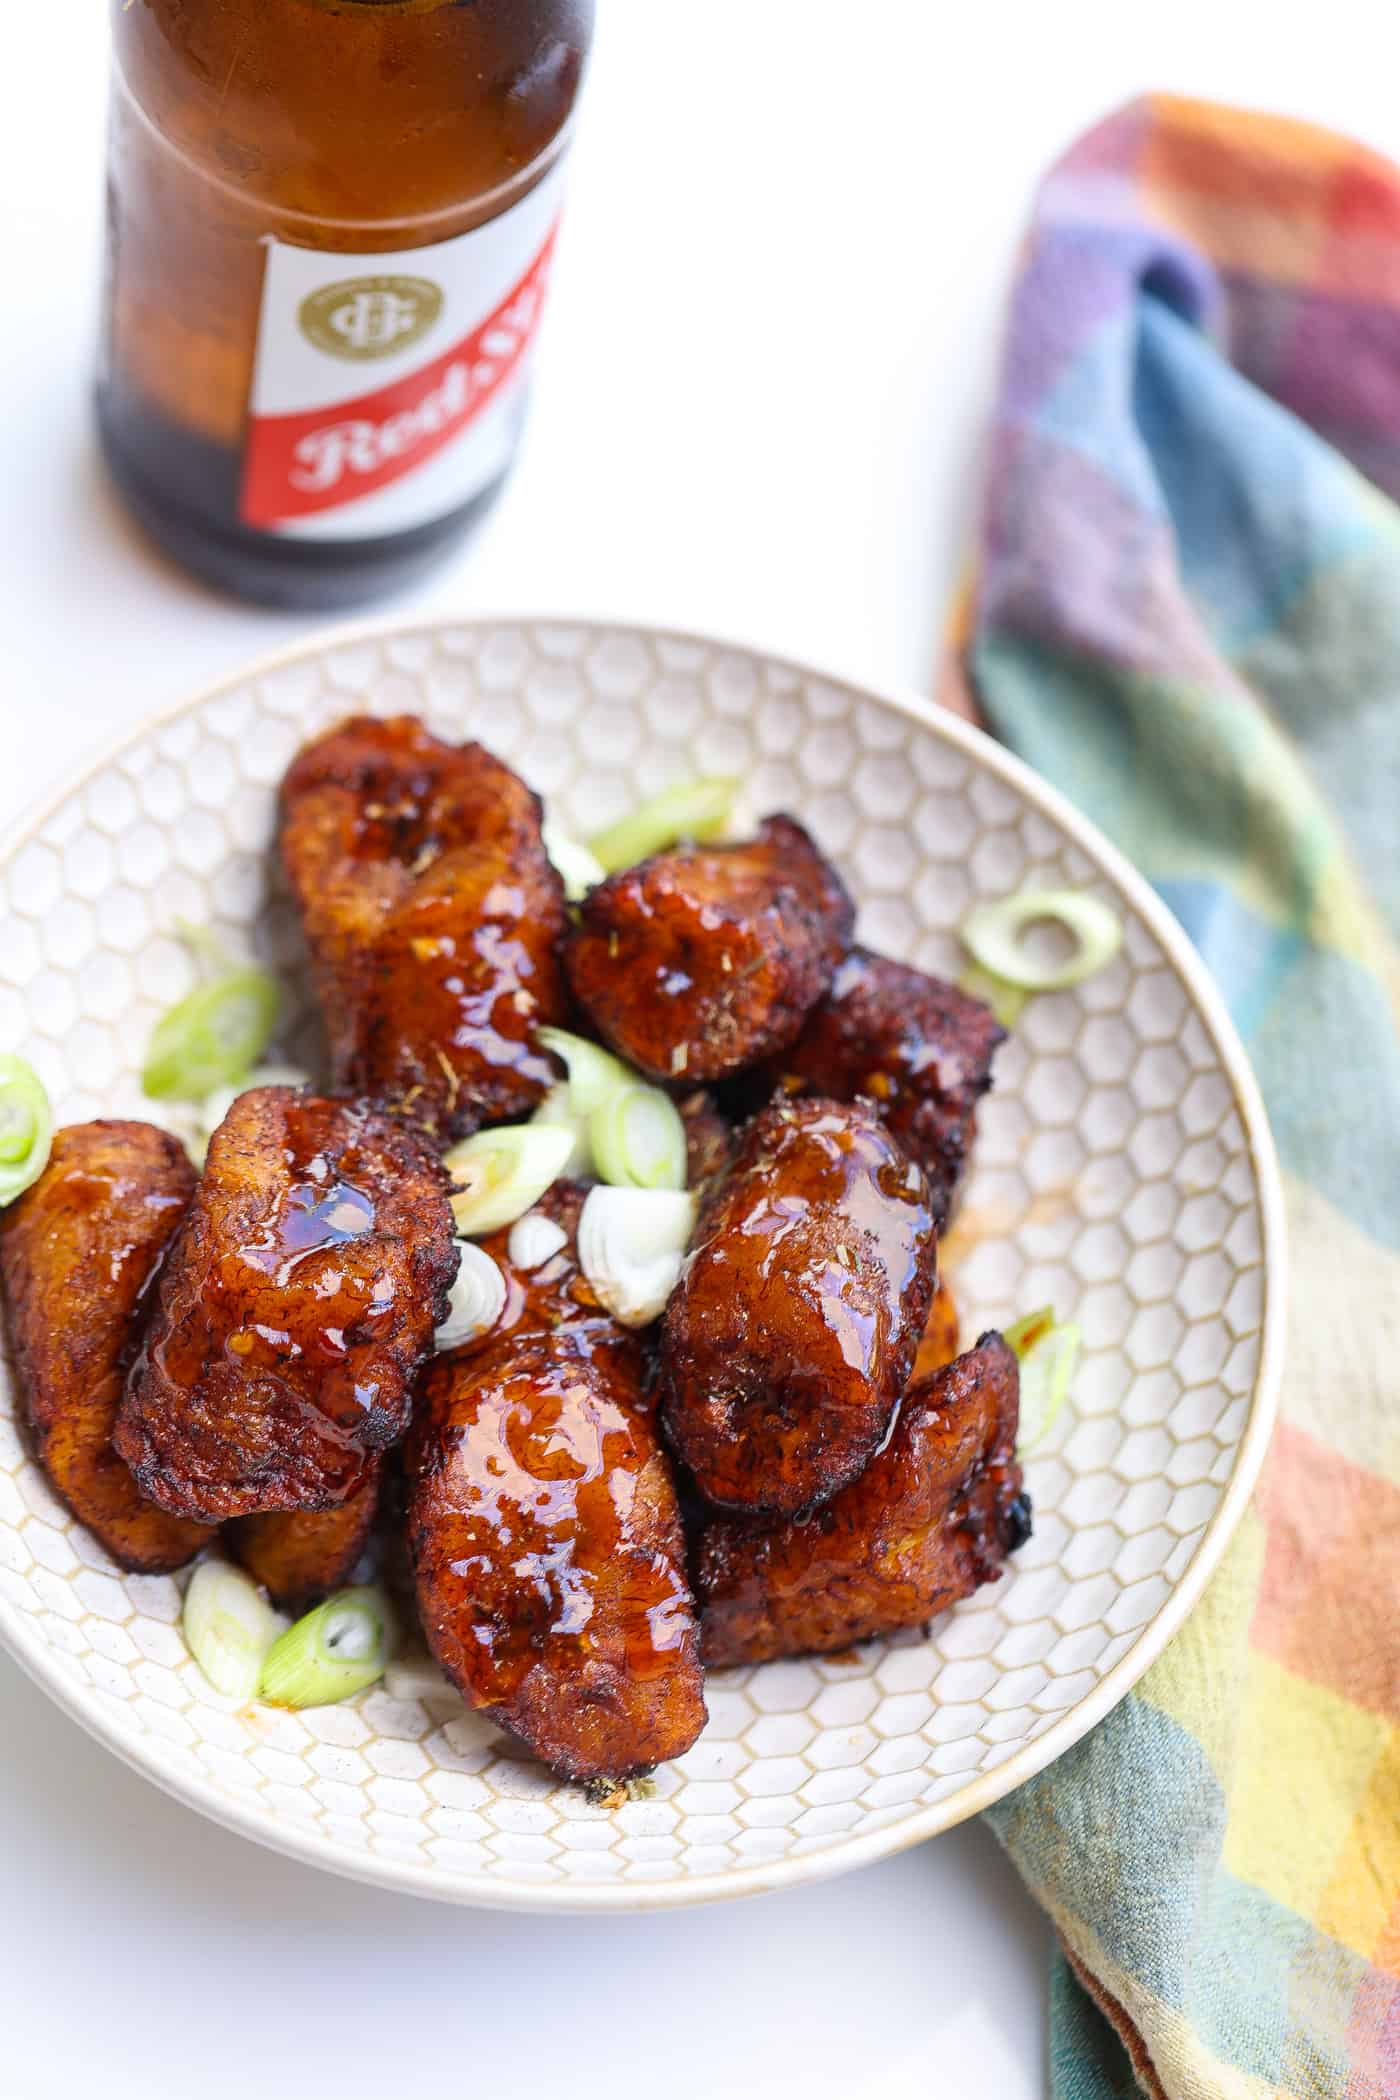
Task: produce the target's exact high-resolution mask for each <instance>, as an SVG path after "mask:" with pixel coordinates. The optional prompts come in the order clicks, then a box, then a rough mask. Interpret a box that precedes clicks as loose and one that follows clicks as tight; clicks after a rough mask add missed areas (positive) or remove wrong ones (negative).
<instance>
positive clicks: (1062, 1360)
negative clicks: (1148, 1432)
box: [1002, 1305, 1083, 1451]
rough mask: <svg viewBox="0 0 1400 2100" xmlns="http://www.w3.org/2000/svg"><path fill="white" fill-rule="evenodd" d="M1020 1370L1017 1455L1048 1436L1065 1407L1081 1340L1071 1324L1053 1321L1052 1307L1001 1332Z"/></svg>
mask: <svg viewBox="0 0 1400 2100" xmlns="http://www.w3.org/2000/svg"><path fill="white" fill-rule="evenodd" d="M1002 1340H1003V1341H1004V1342H1006V1343H1007V1344H1008V1345H1009V1347H1011V1348H1012V1349H1014V1350H1015V1352H1016V1355H1017V1357H1018V1359H1019V1361H1020V1366H1021V1417H1020V1433H1019V1435H1018V1436H1017V1439H1016V1448H1017V1450H1018V1451H1029V1450H1030V1449H1031V1447H1032V1446H1033V1445H1035V1444H1038V1443H1039V1442H1040V1441H1041V1439H1042V1438H1043V1437H1045V1436H1047V1435H1048V1434H1049V1432H1050V1430H1051V1429H1052V1428H1053V1426H1054V1422H1055V1417H1056V1416H1057V1415H1058V1414H1059V1412H1060V1409H1061V1408H1062V1407H1063V1406H1064V1404H1065V1397H1066V1395H1067V1394H1068V1392H1069V1388H1070V1381H1071V1379H1072V1378H1073V1376H1074V1368H1075V1365H1076V1364H1077V1363H1078V1361H1079V1349H1080V1343H1081V1341H1082V1340H1083V1336H1082V1335H1081V1333H1080V1330H1079V1328H1078V1327H1077V1326H1075V1324H1074V1323H1073V1321H1070V1320H1064V1321H1060V1320H1057V1319H1056V1318H1055V1311H1054V1307H1053V1306H1049V1305H1043V1306H1042V1307H1041V1308H1040V1310H1039V1312H1033V1313H1027V1314H1026V1316H1025V1317H1024V1319H1020V1320H1017V1321H1015V1322H1013V1324H1012V1325H1011V1326H1010V1327H1007V1328H1004V1329H1003V1331H1002Z"/></svg>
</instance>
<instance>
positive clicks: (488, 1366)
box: [405, 1328, 705, 1780]
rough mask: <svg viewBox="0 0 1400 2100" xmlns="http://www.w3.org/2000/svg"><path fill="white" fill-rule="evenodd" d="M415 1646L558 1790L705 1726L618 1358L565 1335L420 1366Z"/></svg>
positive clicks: (649, 1457) (643, 1422) (644, 1448)
mask: <svg viewBox="0 0 1400 2100" xmlns="http://www.w3.org/2000/svg"><path fill="white" fill-rule="evenodd" d="M405 1450H406V1456H407V1461H408V1476H409V1543H410V1548H411V1551H412V1555H413V1564H414V1570H415V1577H416V1583H417V1592H418V1607H419V1614H420V1617H421V1619H422V1622H423V1630H424V1632H425V1634H426V1636H427V1640H428V1645H429V1647H430V1648H431V1649H432V1651H433V1654H434V1655H435V1656H436V1657H437V1660H438V1662H439V1663H440V1664H441V1666H442V1668H443V1669H444V1670H445V1671H446V1672H447V1675H448V1676H449V1677H450V1678H451V1679H452V1682H453V1683H454V1684H455V1685H456V1686H457V1687H458V1689H459V1690H460V1691H461V1693H462V1695H463V1697H464V1698H465V1699H466V1700H467V1702H468V1704H469V1705H471V1706H475V1707H479V1708H481V1709H483V1710H484V1711H486V1712H487V1713H489V1714H490V1715H491V1716H492V1718H493V1719H494V1720H496V1721H497V1722H498V1723H499V1724H500V1725H501V1726H502V1727H503V1728H506V1729H508V1730H509V1731H510V1732H511V1733H512V1734H513V1735H515V1736H517V1737H518V1738H519V1739H520V1740H521V1741H522V1742H523V1743H525V1744H526V1745H527V1746H528V1747H529V1749H530V1750H531V1751H533V1752H534V1754H535V1756H536V1757H538V1758H540V1759H541V1760H542V1762H543V1763H545V1764H547V1765H549V1766H550V1767H551V1768H552V1769H553V1770H554V1771H556V1772H560V1773H562V1774H564V1776H565V1777H567V1778H569V1779H576V1780H590V1779H612V1780H616V1779H622V1778H625V1777H627V1776H628V1775H629V1774H631V1773H635V1772H640V1771H645V1770H647V1769H649V1768H650V1767H651V1766H653V1765H657V1764H660V1763H662V1762H663V1761H664V1760H666V1759H668V1758H673V1757H679V1756H680V1755H681V1754H682V1752H683V1751H685V1750H688V1749H689V1748H690V1745H691V1744H692V1743H693V1742H694V1741H695V1738H696V1737H697V1735H698V1734H699V1733H700V1730H701V1728H702V1727H703V1726H704V1722H705V1706H704V1699H703V1686H702V1676H701V1670H700V1661H699V1639H698V1633H697V1628H696V1618H695V1606H694V1600H693V1599H692V1597H691V1594H690V1590H689V1587H688V1585H687V1581H686V1576H685V1541H684V1538H683V1536H682V1532H681V1524H680V1517H679V1514H678V1511H677V1507H676V1496H675V1489H674V1487H673V1486H672V1483H671V1476H670V1471H669V1469H668V1467H667V1464H666V1460H665V1457H664V1455H663V1453H662V1450H661V1447H660V1444H659V1443H658V1441H657V1438H656V1433H655V1430H654V1429H653V1427H652V1425H651V1423H650V1422H649V1421H648V1419H647V1418H646V1415H645V1412H644V1410H643V1409H642V1408H641V1407H640V1405H639V1404H638V1394H637V1392H636V1391H635V1390H634V1389H633V1386H632V1383H631V1381H630V1380H629V1377H628V1376H627V1374H626V1373H625V1371H624V1370H623V1369H622V1368H620V1365H619V1360H618V1359H617V1358H616V1357H612V1356H610V1355H609V1353H608V1352H606V1351H604V1350H600V1349H596V1348H593V1347H590V1346H588V1345H587V1344H586V1342H585V1343H582V1345H581V1338H580V1337H579V1335H578V1334H577V1333H574V1332H571V1331H570V1330H568V1329H567V1328H565V1329H562V1330H560V1331H558V1332H555V1333H552V1334H550V1333H544V1332H535V1333H517V1334H510V1335H507V1336H505V1337H503V1338H502V1339H500V1340H499V1341H497V1342H496V1343H495V1344H494V1346H492V1347H491V1348H489V1349H486V1350H484V1351H480V1352H477V1353H474V1354H472V1353H463V1352H459V1351H454V1352H452V1353H451V1354H449V1355H445V1356H439V1357H438V1358H437V1359H436V1361H435V1362H434V1363H433V1365H432V1367H431V1368H430V1370H429V1371H428V1373H427V1375H426V1377H425V1379H424V1381H423V1387H422V1394H421V1398H420V1404H419V1411H418V1414H417V1416H416V1418H415V1421H414V1426H413V1430H412V1432H411V1434H410V1437H409V1441H408V1444H407V1445H406V1447H405Z"/></svg>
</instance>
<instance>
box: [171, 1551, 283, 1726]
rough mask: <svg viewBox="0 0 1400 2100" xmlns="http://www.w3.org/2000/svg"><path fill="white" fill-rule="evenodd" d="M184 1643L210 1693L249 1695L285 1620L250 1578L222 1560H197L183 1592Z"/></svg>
mask: <svg viewBox="0 0 1400 2100" xmlns="http://www.w3.org/2000/svg"><path fill="white" fill-rule="evenodd" d="M180 1623H181V1628H182V1631H183V1633H184V1636H185V1645H186V1647H187V1648H188V1649H189V1651H190V1654H191V1655H192V1656H193V1657H194V1659H195V1661H196V1662H197V1663H198V1665H199V1667H200V1669H201V1670H202V1671H203V1673H204V1675H205V1677H206V1678H207V1679H208V1681H209V1683H210V1684H211V1685H212V1686H213V1687H214V1690H215V1691H216V1692H222V1693H223V1694H224V1696H225V1697H226V1698H229V1699H242V1700H247V1699H251V1698H252V1697H253V1696H254V1694H255V1693H256V1692H257V1689H258V1680H259V1678H260V1676H261V1674H262V1666H263V1661H264V1658H265V1657H266V1655H267V1652H268V1650H269V1649H270V1648H271V1646H272V1644H273V1642H274V1641H275V1640H276V1639H277V1637H278V1635H279V1634H280V1633H281V1631H282V1629H283V1627H285V1625H286V1624H287V1621H286V1620H285V1619H284V1618H283V1617H282V1616H281V1614H280V1613H279V1612H275V1611H274V1610H273V1609H272V1606H271V1605H270V1604H269V1603H268V1601H267V1599H266V1597H264V1595H263V1593H262V1591H261V1590H260V1589H259V1588H258V1586H257V1584H256V1583H255V1582H254V1581H253V1580H252V1578H251V1577H250V1576H248V1575H245V1574H244V1573H243V1570H242V1569H241V1568H234V1567H230V1565H229V1563H228V1562H227V1561H226V1560H205V1561H201V1562H200V1564H199V1566H198V1567H197V1568H196V1569H195V1571H194V1573H193V1575H192V1576H191V1577H190V1582H189V1588H188V1589H187V1590H186V1591H185V1604H184V1611H183V1613H182V1616H181V1621H180Z"/></svg>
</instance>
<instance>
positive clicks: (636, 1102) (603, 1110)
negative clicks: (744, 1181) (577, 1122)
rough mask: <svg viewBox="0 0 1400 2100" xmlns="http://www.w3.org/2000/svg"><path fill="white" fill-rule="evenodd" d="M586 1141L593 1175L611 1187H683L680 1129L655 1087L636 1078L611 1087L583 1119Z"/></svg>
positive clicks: (673, 1112) (668, 1101) (667, 1098)
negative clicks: (586, 1123) (588, 1142)
mask: <svg viewBox="0 0 1400 2100" xmlns="http://www.w3.org/2000/svg"><path fill="white" fill-rule="evenodd" d="M588 1136H589V1141H590V1143H591V1144H592V1147H593V1158H594V1161H595V1162H596V1164H597V1168H598V1172H599V1174H600V1175H601V1177H602V1179H603V1180H604V1181H610V1182H611V1183H612V1184H613V1186H614V1187H616V1188H633V1189H683V1188H684V1187H685V1173H686V1144H685V1124H684V1123H683V1122H682V1121H681V1117H680V1111H679V1109H678V1108H677V1107H676V1104H675V1102H674V1101H673V1100H672V1099H671V1097H670V1095H669V1094H663V1093H662V1091H661V1089H660V1087H658V1086H647V1085H646V1084H645V1082H644V1081H642V1080H640V1079H637V1080H634V1081H633V1082H632V1084H631V1085H630V1086H620V1087H617V1088H615V1089H614V1091H613V1092H612V1093H611V1094H609V1095H608V1097H607V1099H606V1100H605V1101H602V1102H600V1103H599V1105H598V1106H597V1108H595V1109H594V1111H593V1113H592V1115H591V1116H590V1117H589V1119H588Z"/></svg>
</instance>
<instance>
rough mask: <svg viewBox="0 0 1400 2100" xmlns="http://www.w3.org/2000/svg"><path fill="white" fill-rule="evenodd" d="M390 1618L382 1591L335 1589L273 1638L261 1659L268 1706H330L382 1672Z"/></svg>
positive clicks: (390, 1641) (391, 1632)
mask: <svg viewBox="0 0 1400 2100" xmlns="http://www.w3.org/2000/svg"><path fill="white" fill-rule="evenodd" d="M393 1644H394V1621H393V1615H392V1613H391V1611H390V1609H389V1600H388V1598H387V1597H386V1596H385V1594H384V1592H383V1590H381V1589H380V1588H379V1587H378V1586H377V1585H375V1584H370V1585H368V1586H366V1587H365V1588H363V1589H353V1590H338V1591H337V1592H336V1594H335V1595H334V1596H333V1597H327V1599H326V1601H325V1603H324V1604H318V1605H317V1606H316V1609H315V1610H314V1611H309V1612H307V1614H306V1616H305V1617H304V1618H301V1619H298V1620H297V1622H296V1624H295V1626H290V1627H288V1629H287V1631H286V1632H285V1633H284V1634H282V1635H281V1637H280V1638H279V1639H278V1640H276V1641H274V1642H273V1644H272V1646H271V1648H270V1649H269V1650H268V1652H267V1655H266V1656H265V1657H264V1659H263V1667H262V1679H261V1692H262V1696H263V1698H264V1699H265V1700H266V1701H267V1704H268V1705H269V1706H296V1707H301V1706H335V1705H337V1704H338V1703H339V1702H340V1700H342V1699H353V1697H354V1696H355V1694H356V1692H362V1691H364V1690H365V1689H366V1687H367V1686H369V1685H371V1684H374V1683H376V1682H377V1681H378V1680H379V1678H381V1677H382V1676H383V1675H384V1671H385V1668H386V1666H387V1664H388V1661H389V1652H390V1649H391V1648H392V1647H393Z"/></svg>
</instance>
